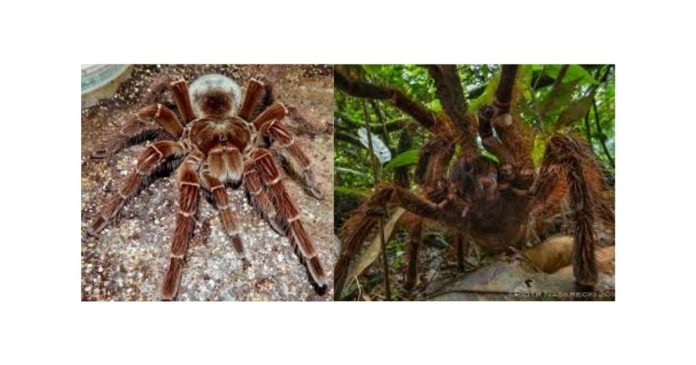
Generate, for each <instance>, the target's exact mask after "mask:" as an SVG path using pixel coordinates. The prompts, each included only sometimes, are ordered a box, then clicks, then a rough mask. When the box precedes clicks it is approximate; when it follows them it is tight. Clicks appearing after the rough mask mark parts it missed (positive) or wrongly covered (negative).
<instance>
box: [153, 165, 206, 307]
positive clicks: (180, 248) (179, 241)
mask: <svg viewBox="0 0 696 365" xmlns="http://www.w3.org/2000/svg"><path fill="white" fill-rule="evenodd" d="M202 158H203V156H202V154H201V153H196V152H194V153H191V154H190V155H188V156H187V157H186V159H185V160H184V162H183V163H182V164H181V166H180V167H179V169H178V170H177V172H176V175H177V176H176V180H177V182H178V184H179V200H178V211H177V213H176V226H175V228H174V235H173V236H172V246H171V253H170V258H169V268H168V269H167V273H166V275H165V277H164V284H163V285H162V298H163V299H164V300H172V299H174V298H175V297H176V294H177V292H178V291H179V281H180V280H181V272H182V269H183V267H184V261H185V259H186V252H187V251H188V245H189V241H190V240H191V237H192V236H193V229H194V227H195V226H196V220H195V214H196V210H197V208H198V191H199V189H200V183H199V181H198V168H199V166H200V163H201V159H202Z"/></svg>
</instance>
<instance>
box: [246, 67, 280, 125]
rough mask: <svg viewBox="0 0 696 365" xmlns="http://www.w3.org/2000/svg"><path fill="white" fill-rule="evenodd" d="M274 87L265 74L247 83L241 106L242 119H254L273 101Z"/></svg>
mask: <svg viewBox="0 0 696 365" xmlns="http://www.w3.org/2000/svg"><path fill="white" fill-rule="evenodd" d="M273 99H274V96H273V87H272V85H271V83H270V82H269V81H268V79H266V77H265V76H263V75H258V76H256V77H254V78H252V79H251V80H249V82H248V83H247V86H246V91H245V94H244V101H242V105H241V106H240V107H239V112H238V113H237V115H239V116H240V117H241V118H242V119H244V120H247V121H252V120H254V119H256V117H258V115H259V114H261V112H262V111H263V110H264V108H266V106H268V105H270V104H271V103H272V102H273Z"/></svg>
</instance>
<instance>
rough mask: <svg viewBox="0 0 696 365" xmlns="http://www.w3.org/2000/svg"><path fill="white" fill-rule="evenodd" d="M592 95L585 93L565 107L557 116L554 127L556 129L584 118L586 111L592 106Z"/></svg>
mask: <svg viewBox="0 0 696 365" xmlns="http://www.w3.org/2000/svg"><path fill="white" fill-rule="evenodd" d="M592 98H593V95H587V96H585V97H583V98H581V99H578V100H576V101H574V102H573V103H572V104H570V106H569V107H568V108H566V109H565V110H564V111H563V112H562V113H561V115H559V116H558V119H557V120H556V124H555V125H554V128H555V129H556V130H558V129H561V128H563V127H566V126H569V125H571V124H572V123H573V122H575V121H577V120H579V119H581V118H584V117H585V115H586V114H587V111H588V110H590V107H591V106H592Z"/></svg>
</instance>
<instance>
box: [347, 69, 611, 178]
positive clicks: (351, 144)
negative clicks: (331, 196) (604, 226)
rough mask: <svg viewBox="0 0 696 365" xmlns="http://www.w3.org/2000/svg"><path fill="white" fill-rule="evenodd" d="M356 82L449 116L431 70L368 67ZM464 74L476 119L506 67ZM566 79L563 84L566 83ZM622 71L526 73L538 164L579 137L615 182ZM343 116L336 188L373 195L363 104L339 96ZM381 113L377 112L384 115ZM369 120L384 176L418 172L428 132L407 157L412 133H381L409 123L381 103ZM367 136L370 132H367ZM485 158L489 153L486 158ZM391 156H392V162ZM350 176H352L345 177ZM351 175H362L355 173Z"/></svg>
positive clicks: (416, 138) (522, 75) (525, 115)
mask: <svg viewBox="0 0 696 365" xmlns="http://www.w3.org/2000/svg"><path fill="white" fill-rule="evenodd" d="M351 70H352V71H353V72H354V74H357V75H359V77H360V78H361V79H362V80H364V81H368V82H370V83H374V84H378V85H386V86H390V87H393V88H395V89H397V90H400V91H402V92H403V93H405V94H406V95H408V96H409V97H410V98H411V99H413V100H415V101H416V102H419V103H421V104H422V105H425V106H426V107H427V108H428V109H429V110H430V111H432V112H433V113H436V114H437V113H441V112H442V105H441V103H440V101H439V100H438V98H437V96H436V89H435V82H434V81H433V79H432V78H431V77H430V75H429V74H428V71H427V69H426V68H425V67H421V66H417V65H362V66H351ZM457 72H458V75H459V78H460V80H461V83H462V87H463V89H464V92H465V94H466V96H465V98H466V102H467V104H468V106H469V108H468V110H469V112H474V111H476V110H477V109H478V108H479V107H481V106H483V105H485V104H488V103H490V102H491V101H492V100H493V97H494V93H495V89H496V86H497V84H498V80H499V73H500V66H498V65H460V66H457ZM561 73H563V74H564V76H563V79H562V80H558V76H559V75H560V74H561ZM614 90H615V83H614V66H613V65H567V66H564V65H523V66H522V67H520V69H519V71H518V77H517V84H516V95H517V97H518V98H520V99H519V104H518V108H519V111H520V112H521V113H520V114H521V116H522V122H523V123H525V124H527V125H528V126H529V128H530V130H532V132H533V135H534V141H533V144H534V150H533V156H534V158H535V162H536V163H538V162H539V161H540V159H541V156H543V153H544V146H545V144H546V140H547V139H548V138H549V136H550V135H551V133H553V132H556V131H562V132H571V133H575V134H577V135H580V136H583V137H585V139H587V140H589V141H590V142H591V145H592V148H593V151H594V152H595V155H596V156H597V158H598V160H599V161H600V162H601V163H602V165H603V167H604V168H605V170H606V171H607V172H608V173H609V174H613V171H614V166H613V158H614V157H613V156H614V144H615V136H614ZM334 98H335V105H336V106H335V108H336V109H335V112H336V115H342V116H345V117H347V118H350V119H351V120H352V122H354V123H357V128H356V125H355V124H353V123H348V122H346V121H345V120H343V119H342V118H340V117H337V118H336V121H335V125H336V130H337V133H336V134H337V135H336V155H335V156H336V157H335V165H336V167H337V168H339V169H338V170H337V173H336V175H335V176H336V181H335V184H336V186H338V187H350V188H359V189H369V188H371V186H372V183H373V180H372V175H373V171H372V165H371V160H370V158H369V152H368V150H367V147H366V146H367V143H366V142H362V143H356V142H358V141H361V139H364V136H363V138H361V136H360V134H359V128H360V127H364V125H365V124H364V123H365V116H364V115H363V105H362V100H361V99H357V98H353V97H350V96H347V95H346V94H344V93H343V92H341V91H338V90H337V91H336V93H335V96H334ZM375 107H376V108H377V109H376V108H375ZM367 110H368V116H367V118H368V120H369V123H370V125H371V126H373V128H371V131H372V136H373V137H374V138H375V141H373V145H375V146H377V145H379V146H382V145H383V146H384V147H385V149H381V148H377V149H376V150H380V151H381V152H380V153H379V157H380V161H381V162H382V169H383V170H384V174H381V175H384V176H382V179H389V178H390V176H391V175H390V174H391V173H393V171H394V170H395V169H397V168H399V167H406V168H408V167H409V166H412V165H414V164H415V163H417V161H418V149H419V147H421V146H422V144H423V142H424V141H425V140H427V138H428V137H429V133H428V131H426V130H425V129H424V128H416V130H415V133H413V136H412V139H413V141H412V144H411V146H410V147H408V148H407V149H405V150H399V140H400V138H401V135H402V133H407V132H406V131H405V129H404V128H392V129H389V130H386V128H381V126H382V125H383V123H387V121H393V120H398V119H408V118H409V116H408V115H405V114H403V113H402V112H401V111H400V110H398V109H396V108H394V107H393V106H391V105H390V104H389V103H387V102H380V101H377V102H375V103H374V104H369V105H368V108H367ZM363 133H364V129H363ZM484 153H485V152H484ZM386 156H390V157H391V159H390V158H387V157H386ZM342 168H344V169H342ZM350 171H354V172H359V173H351V172H350Z"/></svg>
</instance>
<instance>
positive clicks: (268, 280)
mask: <svg viewBox="0 0 696 365" xmlns="http://www.w3.org/2000/svg"><path fill="white" fill-rule="evenodd" d="M161 73H173V74H179V75H182V76H184V77H185V78H186V79H187V80H189V81H192V80H193V79H195V78H196V77H198V76H200V75H203V74H206V73H221V74H224V75H227V76H230V77H231V78H233V79H234V80H236V81H237V82H238V83H239V84H240V86H242V87H244V85H245V84H246V81H247V80H248V79H249V78H251V77H252V76H254V75H256V74H258V73H263V74H265V75H266V76H267V77H268V78H269V79H270V80H272V81H273V82H274V85H275V90H276V95H277V98H278V99H279V100H281V101H283V102H285V103H288V104H293V105H295V106H297V107H298V109H299V110H300V112H301V113H302V114H303V115H304V116H305V117H306V118H307V119H308V120H310V121H312V122H313V123H315V124H316V125H318V126H325V125H327V123H330V122H331V121H332V116H333V73H332V69H331V68H330V67H321V66H274V65H263V66H248V65H245V66H227V65H225V66H219V65H215V66H209V65H193V66H156V65H147V66H134V68H133V69H132V74H131V77H130V78H129V79H128V80H127V81H126V82H124V83H123V84H122V85H121V86H120V87H119V88H118V91H117V93H116V94H115V95H114V96H113V97H111V98H109V99H105V100H102V101H100V102H99V103H98V104H97V105H95V106H92V107H90V108H86V109H83V110H82V176H81V178H82V181H81V186H82V222H81V230H82V244H81V254H82V268H81V271H82V280H81V287H82V289H81V292H82V300H86V301H93V300H159V299H160V298H161V285H162V279H163V276H164V273H165V271H166V269H167V265H168V257H169V246H170V236H171V233H172V230H173V227H174V219H175V210H176V207H175V201H176V188H175V185H176V184H175V181H174V179H173V178H172V177H165V178H161V179H159V180H157V181H155V182H154V183H153V184H152V185H150V186H149V187H147V188H145V189H144V190H143V191H142V192H140V194H138V195H137V196H136V197H135V198H134V199H132V200H131V201H129V202H128V203H127V204H126V206H125V207H124V208H123V209H122V210H121V212H120V213H119V216H118V217H117V219H116V220H115V221H113V222H112V223H110V224H109V225H108V226H107V227H106V229H104V230H103V231H102V232H101V233H100V234H99V235H97V236H96V237H92V236H89V235H88V234H87V232H86V227H87V225H88V224H89V222H90V221H91V219H92V217H93V216H94V215H95V214H96V212H97V209H98V207H99V205H100V203H101V201H102V199H103V198H104V197H105V196H106V195H107V194H110V193H113V192H115V189H116V188H117V187H118V181H119V180H120V179H121V178H123V177H124V176H125V175H126V174H127V173H128V171H130V170H131V169H132V168H133V167H134V166H135V161H136V158H137V156H138V154H139V152H140V151H141V149H142V146H133V147H130V148H128V149H126V150H124V151H121V152H120V153H118V154H117V155H115V156H112V157H109V158H106V159H103V160H93V159H90V157H89V155H90V153H91V152H92V151H93V150H95V149H97V148H99V147H102V146H103V145H104V144H105V143H106V141H107V140H108V139H109V136H110V135H113V134H114V133H117V131H118V129H119V123H118V119H119V116H121V115H123V114H124V113H128V112H131V111H134V110H137V109H138V108H139V107H141V106H143V105H142V104H141V103H140V94H141V93H142V91H143V90H144V89H145V88H146V87H147V85H149V83H150V82H151V80H152V79H153V78H154V77H156V76H157V75H159V74H161ZM298 140H299V143H300V145H301V146H302V147H303V149H304V151H305V152H307V154H308V155H309V156H310V158H311V159H312V160H313V161H314V166H315V174H316V176H317V180H318V182H319V186H320V189H321V191H322V192H323V193H324V196H325V198H324V199H323V200H317V199H315V198H313V197H311V196H310V195H308V194H306V193H305V192H304V190H303V189H302V188H301V186H300V185H299V184H298V183H296V182H295V181H294V180H292V179H290V178H286V179H285V184H286V186H287V188H288V190H289V192H290V195H291V196H292V197H294V198H295V199H296V201H297V205H298V206H299V207H300V210H301V212H302V219H303V221H304V222H305V226H306V228H307V231H308V232H309V234H310V236H311V237H312V238H313V240H314V243H315V245H316V246H317V250H318V252H319V257H320V259H321V262H322V263H323V265H324V268H325V270H326V272H327V278H328V280H329V290H328V292H327V293H326V294H324V295H322V296H320V295H318V294H316V292H315V291H314V290H313V288H312V286H311V285H310V284H309V281H308V278H307V273H306V270H305V268H304V267H303V266H302V265H301V264H300V263H299V261H298V258H297V256H296V255H295V253H294V252H293V249H292V247H291V246H290V243H289V242H288V240H287V238H285V237H281V236H279V235H278V234H276V233H275V232H274V231H273V230H272V229H271V228H270V227H269V226H268V225H267V224H266V223H265V222H264V221H263V220H261V219H260V218H259V217H258V216H257V215H256V214H255V212H254V211H253V210H252V208H251V206H249V204H248V203H247V201H246V199H245V197H244V193H243V191H242V190H236V191H232V190H228V192H229V193H230V198H231V201H232V202H233V203H234V204H235V205H236V206H237V207H238V209H237V211H236V216H237V219H238V224H239V226H240V228H241V231H242V233H241V236H242V241H243V244H244V247H245V250H246V255H247V258H248V259H249V260H250V262H251V267H249V268H246V269H243V268H242V262H241V260H240V259H239V258H238V257H237V256H236V255H235V253H234V251H233V249H232V247H231V245H230V241H229V239H228V237H227V236H226V235H225V233H224V232H223V230H222V227H221V224H220V219H219V217H218V213H217V211H216V210H215V209H214V208H213V207H212V206H211V205H210V204H209V203H208V202H207V201H206V200H205V199H203V198H201V200H200V205H199V217H198V220H199V222H200V225H199V227H198V229H197V230H196V233H195V236H194V238H193V244H192V247H191V248H190V249H189V251H188V255H187V265H186V267H185V269H184V273H183V277H182V280H181V288H180V291H179V296H178V300H297V301H302V300H330V299H331V298H332V296H333V291H332V289H331V288H332V287H333V281H332V280H333V266H334V263H335V260H336V252H335V246H334V242H333V239H332V231H333V183H332V182H333V137H332V134H331V133H328V132H326V133H320V134H318V135H314V136H312V135H302V136H300V137H299V138H298Z"/></svg>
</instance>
